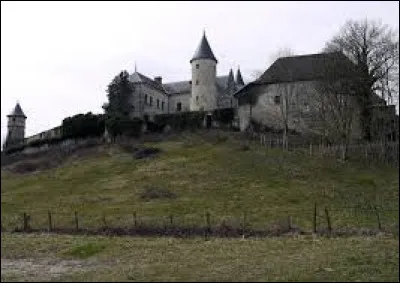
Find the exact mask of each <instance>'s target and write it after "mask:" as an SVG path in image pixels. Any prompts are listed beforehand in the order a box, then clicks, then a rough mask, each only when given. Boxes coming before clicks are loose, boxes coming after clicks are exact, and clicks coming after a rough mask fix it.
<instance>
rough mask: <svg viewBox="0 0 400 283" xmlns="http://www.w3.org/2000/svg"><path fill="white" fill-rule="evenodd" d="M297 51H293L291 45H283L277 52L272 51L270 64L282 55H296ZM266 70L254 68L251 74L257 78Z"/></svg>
mask: <svg viewBox="0 0 400 283" xmlns="http://www.w3.org/2000/svg"><path fill="white" fill-rule="evenodd" d="M294 55H295V52H294V51H293V49H292V48H290V47H282V48H279V49H278V50H277V51H276V52H274V53H272V54H271V55H270V56H269V65H272V64H273V63H274V62H275V61H276V60H277V59H279V58H281V57H288V56H294ZM264 72H265V70H254V71H253V72H252V73H251V76H252V78H253V79H255V80H257V79H258V78H259V77H261V75H262V74H263V73H264Z"/></svg>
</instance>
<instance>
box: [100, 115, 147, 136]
mask: <svg viewBox="0 0 400 283" xmlns="http://www.w3.org/2000/svg"><path fill="white" fill-rule="evenodd" d="M105 123H106V127H107V130H108V132H109V133H110V135H111V136H114V137H116V136H120V135H126V136H130V137H139V136H140V134H141V132H142V124H143V121H142V120H141V119H139V118H134V119H125V118H118V117H111V118H108V119H107V120H106V122H105Z"/></svg>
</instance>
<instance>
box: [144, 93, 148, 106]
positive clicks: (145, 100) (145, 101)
mask: <svg viewBox="0 0 400 283" xmlns="http://www.w3.org/2000/svg"><path fill="white" fill-rule="evenodd" d="M144 103H145V104H147V94H146V95H145V96H144Z"/></svg>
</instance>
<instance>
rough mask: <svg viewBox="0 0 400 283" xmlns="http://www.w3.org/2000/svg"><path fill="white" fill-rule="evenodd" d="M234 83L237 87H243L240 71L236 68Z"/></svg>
mask: <svg viewBox="0 0 400 283" xmlns="http://www.w3.org/2000/svg"><path fill="white" fill-rule="evenodd" d="M236 83H237V84H238V85H244V81H243V78H242V74H241V73H240V69H239V68H238V70H237V72H236Z"/></svg>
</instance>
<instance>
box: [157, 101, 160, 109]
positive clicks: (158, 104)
mask: <svg viewBox="0 0 400 283" xmlns="http://www.w3.org/2000/svg"><path fill="white" fill-rule="evenodd" d="M157 108H158V109H159V108H160V100H159V99H157Z"/></svg>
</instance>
